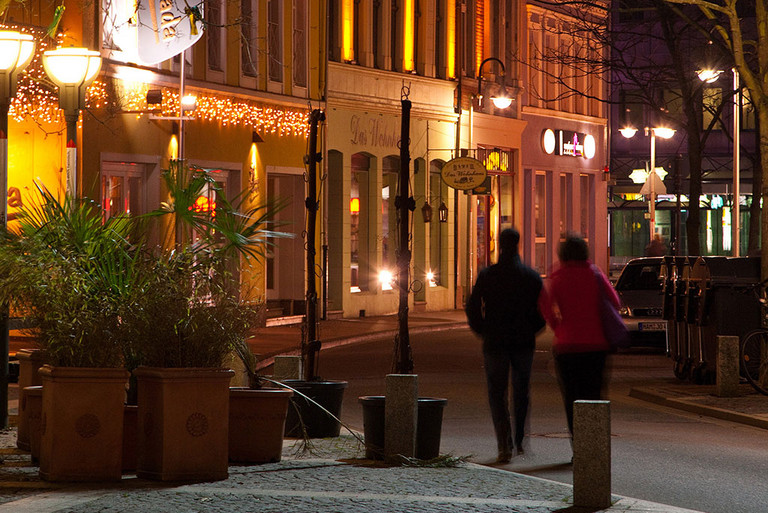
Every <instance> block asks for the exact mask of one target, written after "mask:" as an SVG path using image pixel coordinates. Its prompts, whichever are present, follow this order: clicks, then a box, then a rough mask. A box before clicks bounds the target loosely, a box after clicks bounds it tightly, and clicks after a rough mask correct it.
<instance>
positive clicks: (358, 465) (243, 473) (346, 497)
mask: <svg viewBox="0 0 768 513" xmlns="http://www.w3.org/2000/svg"><path fill="white" fill-rule="evenodd" d="M314 443H315V444H316V447H315V450H314V452H313V454H308V455H304V454H297V452H296V451H297V448H296V444H297V442H295V441H286V444H285V450H284V453H283V461H281V462H279V463H272V464H266V465H256V466H231V467H230V469H229V478H228V479H226V480H224V481H217V482H212V483H197V484H167V483H156V482H151V481H145V480H141V479H138V478H136V477H134V476H125V477H124V478H123V481H122V482H121V483H116V484H103V485H99V484H90V485H70V486H64V485H58V484H51V483H44V482H40V481H39V478H37V477H36V474H37V469H36V467H32V466H31V465H26V466H24V465H19V466H16V467H10V468H3V469H2V474H3V479H2V481H0V513H5V512H9V513H11V512H13V513H17V512H24V513H26V512H30V513H32V512H34V513H54V512H67V513H118V512H125V513H128V512H130V513H166V512H167V513H180V512H206V513H211V512H212V513H216V512H221V513H225V512H226V513H239V512H243V513H245V512H249V513H250V512H294V513H317V512H334V513H367V512H370V513H400V512H409V513H411V512H414V513H417V512H438V511H439V512H445V513H454V512H455V513H468V512H474V513H486V512H487V513H502V512H516V513H545V512H546V513H549V512H557V511H561V512H565V511H569V512H570V511H585V510H578V509H574V508H573V507H572V494H573V492H572V487H571V486H569V485H565V484H561V483H556V482H553V481H547V480H544V479H539V478H535V477H529V476H524V475H521V474H515V473H512V472H507V471H503V470H499V469H495V468H492V467H485V466H481V465H476V464H472V463H461V462H460V463H457V464H456V465H455V466H451V467H440V468H427V467H403V466H386V465H383V464H381V463H374V462H372V461H370V460H364V459H361V458H362V455H363V452H364V451H363V449H362V448H361V447H360V446H359V444H358V442H357V440H356V439H354V438H353V437H351V436H342V437H339V438H334V439H327V440H316V441H314ZM6 456H7V457H9V456H8V455H6ZM8 474H12V475H14V476H15V478H16V481H10V480H9V479H8ZM35 487H37V488H35ZM612 502H613V505H612V506H611V507H610V508H609V509H606V510H599V511H624V512H636V513H685V512H690V511H691V510H685V509H680V508H675V507H671V506H666V505H661V504H654V503H650V502H645V501H640V500H636V499H631V498H627V497H620V496H613V498H612ZM587 511H596V510H587Z"/></svg>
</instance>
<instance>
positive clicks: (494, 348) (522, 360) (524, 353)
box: [483, 340, 535, 454]
mask: <svg viewBox="0 0 768 513" xmlns="http://www.w3.org/2000/svg"><path fill="white" fill-rule="evenodd" d="M534 351H535V345H534V343H529V344H520V345H515V347H511V346H509V345H502V344H494V343H491V342H490V341H488V340H486V341H484V342H483V356H484V358H485V376H486V380H487V383H488V403H489V405H490V407H491V418H492V419H493V427H494V429H495V430H496V440H497V441H498V450H499V454H502V453H511V451H512V448H513V447H515V446H517V447H518V449H519V450H520V451H521V452H522V444H523V437H524V436H525V422H526V417H527V415H528V398H529V387H530V381H531V367H532V366H533V353H534ZM510 371H511V373H512V402H513V405H514V414H515V431H514V433H513V432H512V426H511V422H510V415H509V398H508V395H507V389H508V388H509V376H510ZM513 436H514V444H513Z"/></svg>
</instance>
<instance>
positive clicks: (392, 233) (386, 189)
mask: <svg viewBox="0 0 768 513" xmlns="http://www.w3.org/2000/svg"><path fill="white" fill-rule="evenodd" d="M399 169H400V160H399V157H386V158H384V168H383V170H382V171H383V172H382V176H381V178H382V180H381V227H380V229H379V233H380V234H381V237H380V241H381V245H380V250H381V268H380V269H379V272H381V273H384V274H382V280H381V283H380V284H381V287H382V289H383V290H388V289H389V288H390V287H391V285H392V284H391V283H387V281H386V280H385V279H383V277H384V276H386V273H391V274H390V276H394V275H395V274H396V273H397V258H396V256H395V252H396V249H397V245H398V242H399V241H398V237H397V233H398V230H397V220H398V214H397V208H396V207H395V200H396V198H397V195H398V193H399V191H398V188H397V186H398V174H399Z"/></svg>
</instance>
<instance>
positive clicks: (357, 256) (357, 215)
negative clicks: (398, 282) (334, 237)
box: [349, 153, 371, 292]
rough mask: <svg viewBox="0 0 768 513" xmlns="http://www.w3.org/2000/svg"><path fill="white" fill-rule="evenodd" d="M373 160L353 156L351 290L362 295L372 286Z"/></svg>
mask: <svg viewBox="0 0 768 513" xmlns="http://www.w3.org/2000/svg"><path fill="white" fill-rule="evenodd" d="M370 167H371V158H370V157H369V156H367V155H365V154H363V153H356V154H354V155H352V177H351V178H352V180H351V184H350V200H349V213H350V229H349V244H350V290H351V291H352V292H362V291H366V290H368V289H369V285H370V265H371V262H370V252H369V250H368V248H369V237H370V229H369V222H370V215H371V208H370V201H369V195H368V190H369V189H368V187H369V180H370V173H371V171H370Z"/></svg>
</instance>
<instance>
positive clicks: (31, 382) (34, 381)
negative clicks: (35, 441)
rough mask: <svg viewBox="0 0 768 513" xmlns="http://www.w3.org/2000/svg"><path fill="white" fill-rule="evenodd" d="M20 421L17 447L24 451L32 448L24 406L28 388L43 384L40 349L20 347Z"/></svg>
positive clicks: (18, 354)
mask: <svg viewBox="0 0 768 513" xmlns="http://www.w3.org/2000/svg"><path fill="white" fill-rule="evenodd" d="M16 357H17V358H18V359H19V391H20V393H19V422H18V431H17V432H16V447H18V448H19V449H22V450H24V451H29V450H31V447H30V445H29V444H30V440H29V419H28V417H27V411H26V409H25V408H24V406H25V400H24V399H25V398H24V394H26V391H25V390H26V388H27V387H32V386H40V385H42V384H43V381H42V379H41V378H40V374H38V372H37V371H38V369H39V368H40V367H42V366H43V353H42V351H40V350H39V349H19V350H18V351H17V352H16Z"/></svg>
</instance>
